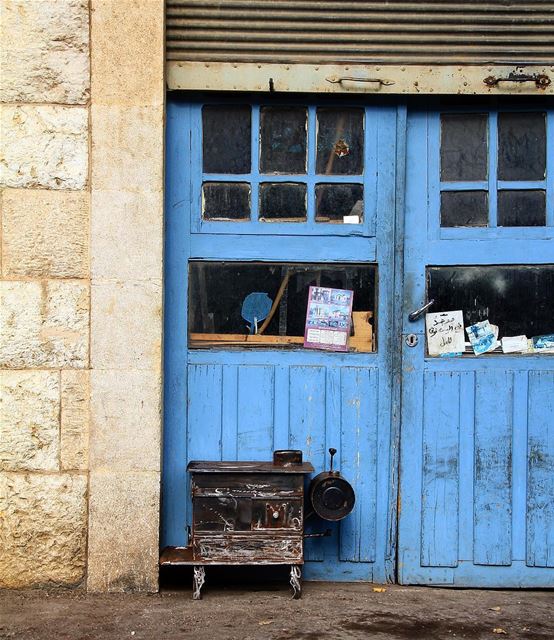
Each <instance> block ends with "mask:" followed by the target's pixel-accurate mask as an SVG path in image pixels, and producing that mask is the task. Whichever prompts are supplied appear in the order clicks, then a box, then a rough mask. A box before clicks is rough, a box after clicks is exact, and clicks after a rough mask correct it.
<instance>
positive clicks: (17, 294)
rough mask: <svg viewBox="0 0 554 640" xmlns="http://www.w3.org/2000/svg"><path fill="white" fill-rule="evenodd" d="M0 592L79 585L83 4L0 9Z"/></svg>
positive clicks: (17, 0)
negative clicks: (8, 589) (9, 588)
mask: <svg viewBox="0 0 554 640" xmlns="http://www.w3.org/2000/svg"><path fill="white" fill-rule="evenodd" d="M0 10H1V16H0V30H1V31H0V56H1V57H0V78H1V81H0V100H1V107H0V108H1V113H0V138H1V155H0V171H1V174H0V186H1V193H0V216H1V217H0V229H1V231H0V234H1V235H0V249H1V250H0V296H1V307H0V314H1V315H0V587H28V586H41V585H52V584H60V585H80V584H83V581H84V576H85V571H86V548H87V517H88V502H87V496H88V460H89V375H90V374H89V365H90V347H89V345H90V338H89V334H90V268H89V264H90V256H89V225H90V191H89V187H90V178H89V173H90V162H89V146H90V128H89V115H90V114H89V112H90V104H89V102H90V71H89V66H90V65H89V50H90V43H89V7H88V1H87V0H41V1H40V2H37V1H28V0H2V1H1V3H0Z"/></svg>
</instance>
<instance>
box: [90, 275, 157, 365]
mask: <svg viewBox="0 0 554 640" xmlns="http://www.w3.org/2000/svg"><path fill="white" fill-rule="evenodd" d="M91 296H92V314H91V362H92V367H93V368H94V369H119V370H128V369H148V370H153V371H159V370H160V368H161V347H162V319H161V314H162V283H161V281H160V280H158V281H147V282H144V281H141V282H114V281H108V282H104V281H101V282H94V281H93V283H92V290H91ZM106 327H109V331H107V330H106Z"/></svg>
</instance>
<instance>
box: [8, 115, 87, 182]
mask: <svg viewBox="0 0 554 640" xmlns="http://www.w3.org/2000/svg"><path fill="white" fill-rule="evenodd" d="M0 128H1V130H2V147H3V149H2V155H1V156H0V185H3V186H7V187H45V188H48V189H83V188H84V187H85V186H86V184H87V171H88V109H87V108H85V107H62V106H59V105H40V106H38V105H2V109H1V110H0Z"/></svg>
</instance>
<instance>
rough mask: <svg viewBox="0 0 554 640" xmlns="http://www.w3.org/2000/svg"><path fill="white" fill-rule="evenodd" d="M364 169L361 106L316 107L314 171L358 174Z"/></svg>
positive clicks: (329, 173) (333, 173) (334, 173)
mask: <svg viewBox="0 0 554 640" xmlns="http://www.w3.org/2000/svg"><path fill="white" fill-rule="evenodd" d="M363 169H364V112H363V109H327V108H325V109H324V108H321V109H318V110H317V161H316V173H319V174H327V175H359V174H361V173H362V172H363Z"/></svg>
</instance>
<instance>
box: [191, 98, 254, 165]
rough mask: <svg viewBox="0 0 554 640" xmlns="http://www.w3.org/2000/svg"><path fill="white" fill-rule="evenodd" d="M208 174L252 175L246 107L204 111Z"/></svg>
mask: <svg viewBox="0 0 554 640" xmlns="http://www.w3.org/2000/svg"><path fill="white" fill-rule="evenodd" d="M202 135H203V143H202V153H203V167H204V172H205V173H250V158H251V146H252V141H251V119H250V107H249V106H245V105H221V106H220V105H206V106H205V107H204V108H203V109H202Z"/></svg>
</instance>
